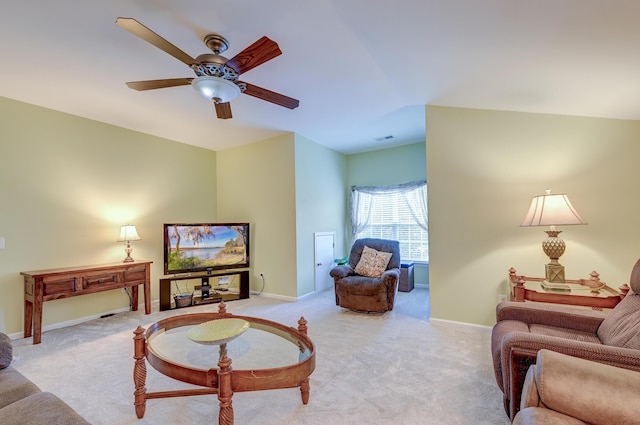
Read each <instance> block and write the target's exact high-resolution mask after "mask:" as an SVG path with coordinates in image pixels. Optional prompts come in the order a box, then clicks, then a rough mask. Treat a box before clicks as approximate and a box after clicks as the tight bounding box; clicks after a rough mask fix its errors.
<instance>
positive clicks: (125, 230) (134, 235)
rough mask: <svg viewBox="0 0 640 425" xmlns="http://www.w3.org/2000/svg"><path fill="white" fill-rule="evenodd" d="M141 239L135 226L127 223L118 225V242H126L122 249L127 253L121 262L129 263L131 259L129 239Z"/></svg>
mask: <svg viewBox="0 0 640 425" xmlns="http://www.w3.org/2000/svg"><path fill="white" fill-rule="evenodd" d="M139 240H141V238H140V236H139V235H138V231H137V230H136V226H131V225H129V224H127V225H126V226H121V227H120V237H119V238H118V242H125V241H126V242H127V247H126V248H125V249H124V252H126V253H127V257H126V258H125V259H124V261H123V263H130V262H132V261H133V258H131V251H133V249H132V248H131V241H139Z"/></svg>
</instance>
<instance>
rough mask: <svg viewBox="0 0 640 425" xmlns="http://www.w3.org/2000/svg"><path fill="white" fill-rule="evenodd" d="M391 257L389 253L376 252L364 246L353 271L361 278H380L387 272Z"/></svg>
mask: <svg viewBox="0 0 640 425" xmlns="http://www.w3.org/2000/svg"><path fill="white" fill-rule="evenodd" d="M392 255H393V254H392V253H390V252H382V251H376V250H375V249H373V248H369V247H368V246H366V245H365V247H364V249H363V250H362V256H361V257H360V261H358V264H357V265H356V269H355V271H356V273H358V274H359V275H362V276H368V277H380V276H381V275H382V273H384V271H385V270H387V265H388V264H389V261H390V260H391V256H392Z"/></svg>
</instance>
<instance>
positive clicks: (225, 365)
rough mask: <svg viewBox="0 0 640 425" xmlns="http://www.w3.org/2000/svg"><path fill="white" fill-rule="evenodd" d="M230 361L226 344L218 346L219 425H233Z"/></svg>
mask: <svg viewBox="0 0 640 425" xmlns="http://www.w3.org/2000/svg"><path fill="white" fill-rule="evenodd" d="M232 397H233V390H232V389H231V359H230V358H228V357H227V344H226V343H225V344H220V360H219V361H218V400H220V414H219V416H218V424H219V425H233V405H232V403H231V398H232Z"/></svg>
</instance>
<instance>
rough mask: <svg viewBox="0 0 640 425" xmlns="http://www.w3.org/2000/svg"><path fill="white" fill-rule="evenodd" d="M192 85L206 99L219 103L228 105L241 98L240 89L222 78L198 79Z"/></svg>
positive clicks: (206, 77)
mask: <svg viewBox="0 0 640 425" xmlns="http://www.w3.org/2000/svg"><path fill="white" fill-rule="evenodd" d="M191 85H192V86H193V88H194V89H196V91H197V92H198V93H200V95H201V96H202V97H204V98H205V99H209V100H211V99H213V100H215V101H216V102H217V103H227V102H230V101H232V100H233V99H235V98H236V97H238V96H240V93H241V91H240V87H238V86H237V85H236V84H235V83H233V82H232V81H229V80H225V79H224V78H220V77H210V76H203V77H196V78H194V79H193V81H192V82H191Z"/></svg>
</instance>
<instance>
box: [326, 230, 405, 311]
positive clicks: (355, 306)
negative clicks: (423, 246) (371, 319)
mask: <svg viewBox="0 0 640 425" xmlns="http://www.w3.org/2000/svg"><path fill="white" fill-rule="evenodd" d="M365 247H369V248H372V249H374V250H376V251H381V252H385V253H391V258H390V260H389V263H388V264H387V266H386V270H384V272H383V273H382V275H380V276H379V277H368V276H362V275H359V274H358V273H356V271H355V270H356V268H357V265H358V263H359V262H360V259H361V257H362V252H363V250H364V249H365ZM330 274H331V277H333V281H334V283H335V288H334V289H335V292H336V305H339V306H340V307H344V308H348V309H350V310H355V311H365V312H385V311H388V310H393V303H394V301H395V298H396V294H397V293H398V281H399V280H400V243H399V242H398V241H392V240H387V239H374V238H365V239H358V240H356V241H355V242H354V243H353V246H352V247H351V253H350V254H349V263H348V264H346V265H344V266H336V267H334V268H333V269H331V272H330Z"/></svg>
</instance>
